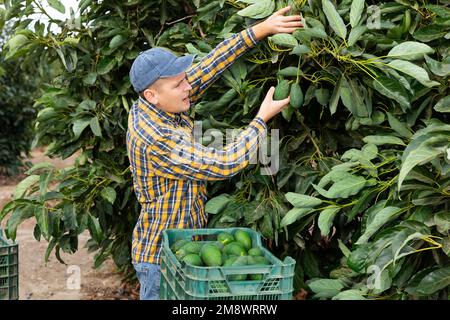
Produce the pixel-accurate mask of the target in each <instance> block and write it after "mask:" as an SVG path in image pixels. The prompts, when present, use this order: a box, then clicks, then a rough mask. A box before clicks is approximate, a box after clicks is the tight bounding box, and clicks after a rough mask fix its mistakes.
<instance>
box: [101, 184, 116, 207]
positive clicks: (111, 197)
mask: <svg viewBox="0 0 450 320" xmlns="http://www.w3.org/2000/svg"><path fill="white" fill-rule="evenodd" d="M100 195H101V196H102V198H103V199H105V200H107V201H108V202H109V203H111V204H114V201H116V197H117V194H116V190H114V188H111V187H106V188H104V189H103V190H102V192H101V193H100Z"/></svg>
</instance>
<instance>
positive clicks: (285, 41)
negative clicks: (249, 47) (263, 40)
mask: <svg viewBox="0 0 450 320" xmlns="http://www.w3.org/2000/svg"><path fill="white" fill-rule="evenodd" d="M269 40H270V41H272V42H273V43H274V44H276V45H278V46H282V47H288V48H294V47H295V46H296V45H298V42H297V39H295V37H294V36H293V35H291V34H289V33H277V34H275V35H273V36H271V37H269Z"/></svg>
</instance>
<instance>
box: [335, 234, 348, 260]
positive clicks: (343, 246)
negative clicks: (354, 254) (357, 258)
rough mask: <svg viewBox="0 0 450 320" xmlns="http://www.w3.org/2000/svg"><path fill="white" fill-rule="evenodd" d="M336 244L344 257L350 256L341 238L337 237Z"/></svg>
mask: <svg viewBox="0 0 450 320" xmlns="http://www.w3.org/2000/svg"><path fill="white" fill-rule="evenodd" d="M338 246H339V249H340V250H341V252H342V254H343V255H344V257H346V258H348V257H349V256H350V250H349V249H348V248H347V246H346V245H345V244H344V243H343V242H342V240H341V239H338Z"/></svg>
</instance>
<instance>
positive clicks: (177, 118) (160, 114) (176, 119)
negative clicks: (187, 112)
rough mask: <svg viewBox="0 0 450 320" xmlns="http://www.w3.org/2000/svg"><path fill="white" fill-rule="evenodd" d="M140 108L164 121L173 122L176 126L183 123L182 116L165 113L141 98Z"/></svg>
mask: <svg viewBox="0 0 450 320" xmlns="http://www.w3.org/2000/svg"><path fill="white" fill-rule="evenodd" d="M139 106H140V108H141V109H143V110H144V111H149V112H150V113H152V114H154V115H156V116H157V117H159V118H161V119H163V120H167V121H170V122H173V123H174V124H180V123H181V120H182V119H181V115H180V114H178V113H172V112H166V111H163V110H161V109H159V108H157V107H156V106H154V105H153V104H151V103H149V102H148V101H147V100H145V99H142V98H141V97H139Z"/></svg>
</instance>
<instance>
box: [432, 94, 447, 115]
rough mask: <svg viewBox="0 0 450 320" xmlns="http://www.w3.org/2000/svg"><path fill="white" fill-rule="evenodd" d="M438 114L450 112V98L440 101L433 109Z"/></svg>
mask: <svg viewBox="0 0 450 320" xmlns="http://www.w3.org/2000/svg"><path fill="white" fill-rule="evenodd" d="M433 109H434V110H436V111H437V112H450V96H446V97H444V98H442V99H441V100H439V101H438V102H437V103H436V105H435V106H434V108H433Z"/></svg>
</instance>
